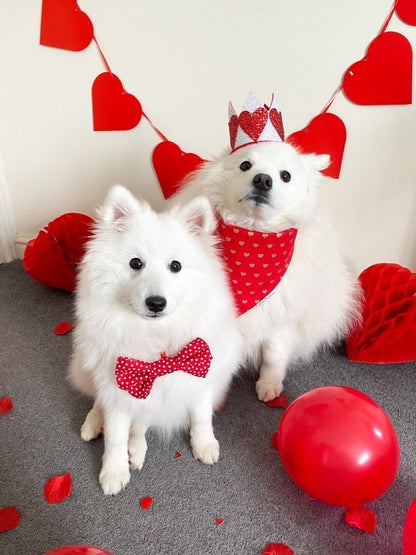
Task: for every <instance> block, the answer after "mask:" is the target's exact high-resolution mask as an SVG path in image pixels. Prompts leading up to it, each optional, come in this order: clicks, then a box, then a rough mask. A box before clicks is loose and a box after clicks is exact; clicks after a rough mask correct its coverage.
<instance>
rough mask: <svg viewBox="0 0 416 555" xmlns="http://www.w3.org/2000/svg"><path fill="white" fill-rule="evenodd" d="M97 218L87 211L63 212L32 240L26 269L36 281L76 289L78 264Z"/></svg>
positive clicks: (60, 287)
mask: <svg viewBox="0 0 416 555" xmlns="http://www.w3.org/2000/svg"><path fill="white" fill-rule="evenodd" d="M93 223H94V220H93V219H92V218H90V217H89V216H86V215H84V214H76V213H70V214H63V215H62V216H60V217H59V218H56V219H55V220H53V221H52V222H50V223H49V224H48V225H47V226H46V228H45V229H44V230H42V231H40V232H39V235H38V236H37V237H36V239H32V240H31V241H29V243H28V245H27V247H26V250H25V253H24V256H23V268H24V269H25V270H26V272H27V273H28V274H29V275H30V276H31V277H32V278H33V279H36V280H37V281H40V282H41V283H44V284H45V285H50V286H51V287H56V288H57V289H63V290H64V291H71V292H72V291H74V289H75V285H76V272H77V265H78V263H79V261H80V260H81V258H82V256H83V255H84V252H85V243H86V242H87V240H88V239H89V237H90V236H91V232H92V229H91V226H92V224H93Z"/></svg>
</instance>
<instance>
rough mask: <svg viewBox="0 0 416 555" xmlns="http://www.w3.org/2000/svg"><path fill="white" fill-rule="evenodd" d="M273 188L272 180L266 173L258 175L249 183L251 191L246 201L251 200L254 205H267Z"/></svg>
mask: <svg viewBox="0 0 416 555" xmlns="http://www.w3.org/2000/svg"><path fill="white" fill-rule="evenodd" d="M272 187H273V179H272V178H271V177H270V175H268V174H267V173H258V174H257V175H255V176H254V177H253V181H252V182H251V190H250V193H249V195H248V200H252V201H253V202H255V204H257V205H258V204H269V202H270V198H269V197H270V190H271V188H272Z"/></svg>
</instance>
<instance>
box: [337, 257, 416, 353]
mask: <svg viewBox="0 0 416 555" xmlns="http://www.w3.org/2000/svg"><path fill="white" fill-rule="evenodd" d="M360 281H361V285H362V288H363V291H364V305H363V315H362V316H363V322H362V325H361V326H359V327H358V328H357V329H355V330H354V331H353V332H352V333H351V334H350V335H349V337H348V338H347V342H346V343H347V355H348V358H349V359H350V360H353V361H356V362H371V363H378V364H391V363H395V362H408V361H411V360H416V274H413V273H412V272H411V271H410V270H408V269H407V268H404V267H403V266H400V265H399V264H385V263H383V264H374V265H373V266H370V267H369V268H367V269H366V270H364V271H363V272H362V273H361V275H360Z"/></svg>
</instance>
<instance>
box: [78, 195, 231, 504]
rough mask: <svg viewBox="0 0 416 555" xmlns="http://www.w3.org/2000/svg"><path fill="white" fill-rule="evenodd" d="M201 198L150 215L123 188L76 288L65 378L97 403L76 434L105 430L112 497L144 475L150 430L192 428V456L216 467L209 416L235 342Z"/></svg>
mask: <svg viewBox="0 0 416 555" xmlns="http://www.w3.org/2000/svg"><path fill="white" fill-rule="evenodd" d="M215 227H216V220H215V217H214V214H213V212H212V209H211V207H210V203H209V201H208V200H207V199H204V198H198V199H195V200H194V201H192V202H191V203H190V204H189V205H187V206H184V207H181V208H179V207H174V208H172V209H171V210H169V211H168V212H165V213H162V214H156V213H155V212H153V211H152V210H151V209H150V207H149V206H148V205H147V204H146V203H144V202H139V201H138V200H136V199H135V198H134V197H133V196H132V195H131V194H130V193H129V192H128V191H127V190H126V189H124V188H123V187H121V186H116V187H114V188H113V189H112V190H111V191H110V193H109V195H108V197H107V199H106V201H105V203H104V205H103V207H102V208H101V210H100V211H99V213H98V218H97V223H96V229H95V234H94V236H93V238H92V239H91V240H90V241H89V242H88V244H87V251H86V254H85V257H84V258H83V260H82V263H81V268H80V272H79V279H78V285H77V293H76V316H77V323H76V326H75V334H74V352H73V356H72V361H71V366H70V372H69V374H70V379H71V381H72V383H73V384H74V386H75V387H76V388H77V389H79V390H81V391H82V392H84V393H86V394H88V395H90V396H92V397H93V398H94V406H93V408H92V409H91V411H90V412H89V413H88V415H87V417H86V419H85V422H84V424H83V426H82V429H81V436H82V437H83V439H85V440H87V441H88V440H90V439H92V438H95V437H97V436H98V435H99V433H100V429H101V426H102V425H104V444H105V449H104V456H103V464H102V469H101V473H100V483H101V486H102V489H103V491H104V493H106V494H116V493H118V492H119V491H120V490H121V489H123V488H124V487H125V486H126V484H127V483H128V481H129V479H130V473H129V463H130V466H131V467H132V468H141V467H142V465H143V462H144V458H145V454H146V450H147V444H146V438H145V433H146V430H147V428H149V427H151V426H154V427H156V428H160V429H162V430H167V431H170V430H174V429H177V428H185V427H190V436H191V445H192V451H193V454H194V456H195V457H196V458H197V459H199V460H201V461H202V462H204V463H207V464H212V463H215V462H217V460H218V457H219V446H218V441H217V440H216V438H215V436H214V432H213V427H212V414H213V411H214V409H215V408H216V407H217V406H218V405H219V404H220V403H221V402H222V401H223V400H224V397H225V395H226V392H227V389H228V387H229V385H230V382H231V379H232V376H233V374H234V373H235V372H236V371H237V370H238V367H239V362H240V356H241V351H242V348H241V339H240V334H239V332H238V330H237V325H236V319H235V315H234V306H233V300H232V297H231V295H230V293H229V289H228V284H227V278H226V275H225V272H224V269H223V267H222V265H221V262H220V261H219V259H218V256H217V252H216V249H215V246H214V243H215V240H214V239H213V237H212V232H213V230H214V229H215Z"/></svg>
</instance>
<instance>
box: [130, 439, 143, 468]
mask: <svg viewBox="0 0 416 555" xmlns="http://www.w3.org/2000/svg"><path fill="white" fill-rule="evenodd" d="M146 451H147V442H146V438H145V437H144V436H134V437H131V438H130V440H129V463H130V467H131V468H134V469H138V470H141V469H142V467H143V464H144V459H145V457H146Z"/></svg>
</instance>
